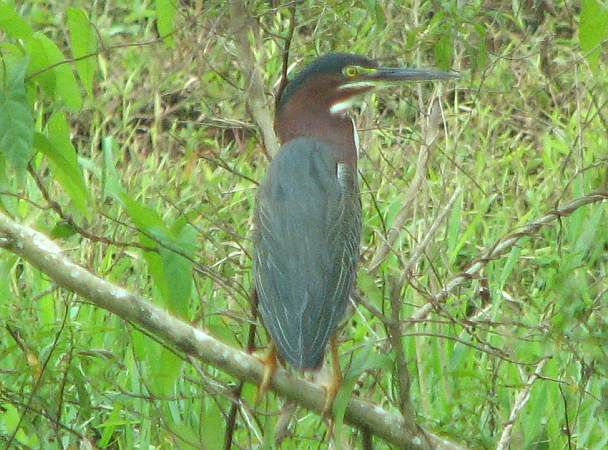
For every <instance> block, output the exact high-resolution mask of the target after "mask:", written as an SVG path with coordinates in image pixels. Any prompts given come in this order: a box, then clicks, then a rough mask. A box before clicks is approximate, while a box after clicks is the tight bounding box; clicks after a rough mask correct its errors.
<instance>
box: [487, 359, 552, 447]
mask: <svg viewBox="0 0 608 450" xmlns="http://www.w3.org/2000/svg"><path fill="white" fill-rule="evenodd" d="M547 361H549V358H548V357H547V358H543V359H541V360H540V362H539V363H538V364H537V365H536V370H534V373H533V374H532V375H530V378H528V380H527V381H526V385H525V386H524V388H523V389H522V391H521V392H520V393H519V394H518V395H517V399H516V400H515V404H514V405H513V409H512V410H511V414H510V415H509V420H508V421H507V423H506V424H505V428H504V429H503V430H502V435H501V436H500V441H498V445H497V446H496V450H508V449H509V447H510V445H511V432H512V431H513V425H514V424H515V421H516V420H517V418H518V417H519V414H520V413H521V411H522V409H524V406H526V403H528V400H530V391H531V390H532V385H533V384H534V382H535V381H536V380H538V379H539V378H540V376H541V374H542V372H543V368H544V367H545V364H547Z"/></svg>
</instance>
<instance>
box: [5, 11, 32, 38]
mask: <svg viewBox="0 0 608 450" xmlns="http://www.w3.org/2000/svg"><path fill="white" fill-rule="evenodd" d="M0 30H3V31H4V32H6V34H8V35H9V36H10V37H12V38H14V39H23V40H25V41H27V40H29V39H30V38H31V37H32V33H33V30H32V28H31V27H30V26H29V24H28V23H27V22H26V21H25V20H23V19H22V18H21V16H20V15H19V14H17V11H15V9H14V8H13V7H12V6H11V5H9V4H8V3H0Z"/></svg>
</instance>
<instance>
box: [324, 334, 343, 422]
mask: <svg viewBox="0 0 608 450" xmlns="http://www.w3.org/2000/svg"><path fill="white" fill-rule="evenodd" d="M330 347H331V363H332V368H333V375H332V378H331V381H330V383H329V384H328V385H327V386H325V404H324V405H323V411H322V414H323V417H324V418H325V419H328V420H330V419H331V416H332V409H333V407H334V401H335V400H336V395H337V394H338V391H339V390H340V387H341V386H342V381H343V379H342V370H341V369H340V354H339V352H338V338H337V337H336V336H332V338H331V343H330ZM332 428H333V427H332Z"/></svg>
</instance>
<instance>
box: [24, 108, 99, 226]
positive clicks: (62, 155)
mask: <svg viewBox="0 0 608 450" xmlns="http://www.w3.org/2000/svg"><path fill="white" fill-rule="evenodd" d="M47 129H48V131H47V134H48V140H46V139H45V138H44V136H43V135H41V134H38V133H36V136H35V143H36V148H38V149H39V150H40V151H42V152H43V153H44V154H45V155H46V156H47V157H48V158H49V167H50V168H51V170H52V171H53V174H54V175H55V177H56V178H57V181H58V182H59V184H61V186H62V187H63V188H64V189H65V191H66V192H67V194H68V195H69V196H70V199H71V200H72V202H73V203H74V206H75V207H76V208H77V209H78V211H79V212H80V213H81V214H83V215H84V216H86V217H89V216H90V211H89V206H90V201H89V194H88V191H87V187H86V185H85V182H84V177H83V175H82V170H81V169H80V166H79V165H78V157H77V154H76V149H75V148H74V146H73V145H72V142H71V141H70V128H69V125H68V122H67V120H66V118H65V116H64V115H63V113H61V112H57V113H54V114H53V115H52V116H51V118H50V119H49V122H48V124H47Z"/></svg>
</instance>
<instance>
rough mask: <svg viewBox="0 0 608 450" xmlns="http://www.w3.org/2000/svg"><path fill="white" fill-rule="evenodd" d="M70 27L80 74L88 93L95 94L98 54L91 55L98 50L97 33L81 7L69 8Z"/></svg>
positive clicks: (71, 41)
mask: <svg viewBox="0 0 608 450" xmlns="http://www.w3.org/2000/svg"><path fill="white" fill-rule="evenodd" d="M68 28H69V30H70V43H71V44H72V54H73V55H74V58H76V59H79V60H78V61H76V70H77V71H78V76H79V77H80V80H81V81H82V84H83V85H84V88H85V89H86V91H87V93H88V94H89V95H93V77H94V76H95V71H96V70H97V56H89V55H93V54H95V52H97V34H96V33H95V30H94V29H93V26H92V25H91V22H90V21H89V18H88V17H87V14H86V13H85V12H84V11H83V10H82V9H79V8H68Z"/></svg>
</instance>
